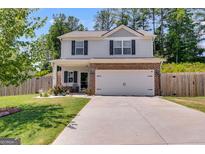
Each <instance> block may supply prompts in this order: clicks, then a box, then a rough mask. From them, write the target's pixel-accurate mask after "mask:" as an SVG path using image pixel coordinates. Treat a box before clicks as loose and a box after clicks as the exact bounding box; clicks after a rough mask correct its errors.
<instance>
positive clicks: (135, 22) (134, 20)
mask: <svg viewBox="0 0 205 154" xmlns="http://www.w3.org/2000/svg"><path fill="white" fill-rule="evenodd" d="M139 23H140V9H138V8H132V9H129V26H130V27H131V28H132V29H135V30H137V29H138V28H139V27H140V24H139Z"/></svg>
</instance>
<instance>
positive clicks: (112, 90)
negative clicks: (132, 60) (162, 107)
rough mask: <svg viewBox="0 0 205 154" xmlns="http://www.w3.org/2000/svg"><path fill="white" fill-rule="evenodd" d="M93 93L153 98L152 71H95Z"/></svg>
mask: <svg viewBox="0 0 205 154" xmlns="http://www.w3.org/2000/svg"><path fill="white" fill-rule="evenodd" d="M95 93H96V94H97V95H135V96H154V95H155V74H154V70H95Z"/></svg>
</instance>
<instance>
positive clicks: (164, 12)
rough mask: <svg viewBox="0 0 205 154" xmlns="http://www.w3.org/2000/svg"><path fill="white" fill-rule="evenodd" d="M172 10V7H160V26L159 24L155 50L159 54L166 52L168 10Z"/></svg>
mask: <svg viewBox="0 0 205 154" xmlns="http://www.w3.org/2000/svg"><path fill="white" fill-rule="evenodd" d="M170 10H171V9H164V8H160V9H159V12H158V13H159V15H158V19H159V20H158V23H159V26H157V27H156V30H155V34H156V35H157V37H156V39H155V50H156V54H157V55H158V56H161V55H163V53H164V48H165V46H164V40H165V29H166V28H167V22H166V21H167V16H168V12H169V11H170Z"/></svg>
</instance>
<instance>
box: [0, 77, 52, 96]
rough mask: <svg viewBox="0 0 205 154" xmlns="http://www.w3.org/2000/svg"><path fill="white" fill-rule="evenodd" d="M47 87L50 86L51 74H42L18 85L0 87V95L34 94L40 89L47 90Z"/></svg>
mask: <svg viewBox="0 0 205 154" xmlns="http://www.w3.org/2000/svg"><path fill="white" fill-rule="evenodd" d="M49 88H52V76H44V77H40V78H33V79H29V80H27V81H25V82H24V83H23V84H21V85H19V86H18V87H16V86H8V87H0V96H10V95H24V94H34V93H37V92H39V90H40V89H42V90H48V89H49Z"/></svg>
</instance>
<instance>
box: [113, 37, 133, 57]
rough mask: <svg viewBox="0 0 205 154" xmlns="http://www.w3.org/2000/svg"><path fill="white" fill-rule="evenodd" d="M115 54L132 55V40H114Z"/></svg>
mask: <svg viewBox="0 0 205 154" xmlns="http://www.w3.org/2000/svg"><path fill="white" fill-rule="evenodd" d="M113 49H114V50H113V51H114V52H113V54H114V55H131V41H125V40H124V41H113Z"/></svg>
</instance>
